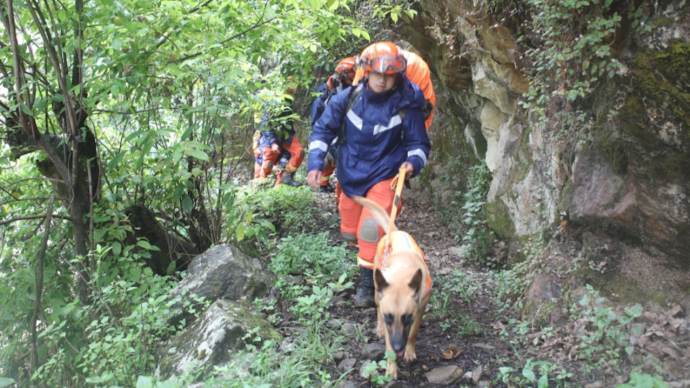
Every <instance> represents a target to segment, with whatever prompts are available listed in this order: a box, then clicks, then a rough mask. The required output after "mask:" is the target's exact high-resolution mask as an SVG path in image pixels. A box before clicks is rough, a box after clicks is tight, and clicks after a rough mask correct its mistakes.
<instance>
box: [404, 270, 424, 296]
mask: <svg viewBox="0 0 690 388" xmlns="http://www.w3.org/2000/svg"><path fill="white" fill-rule="evenodd" d="M407 285H408V286H409V287H410V288H411V289H413V290H414V298H415V300H416V299H419V295H420V293H419V289H420V286H421V285H422V270H421V269H418V270H417V272H415V274H414V276H413V277H412V280H410V282H409V283H408V284H407Z"/></svg>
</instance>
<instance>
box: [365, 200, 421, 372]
mask: <svg viewBox="0 0 690 388" xmlns="http://www.w3.org/2000/svg"><path fill="white" fill-rule="evenodd" d="M353 199H354V200H355V202H357V203H358V204H360V205H362V206H364V207H366V208H367V209H369V211H371V213H372V214H373V215H374V218H375V219H376V221H377V222H378V224H379V225H380V226H381V227H382V228H383V230H384V231H385V232H386V236H385V237H383V238H382V239H381V241H379V245H378V248H377V250H376V257H375V258H374V285H375V287H376V291H375V294H374V299H375V300H376V307H377V310H378V314H377V315H378V319H377V326H376V334H377V335H378V336H379V338H380V337H382V336H385V337H386V351H393V352H394V353H395V355H396V360H397V359H399V358H400V357H404V360H405V361H413V360H416V359H417V354H416V352H415V345H416V343H417V332H418V331H419V326H420V325H421V324H422V317H423V316H424V309H425V307H426V304H427V303H428V302H429V298H430V296H431V292H430V291H431V285H432V281H431V276H430V274H429V268H428V267H427V265H426V260H425V258H424V253H423V252H422V250H421V249H419V246H418V245H417V243H416V242H415V241H414V239H413V238H412V236H410V235H409V234H408V233H406V232H403V231H400V230H398V228H397V227H396V226H395V225H394V224H393V225H392V228H391V229H392V230H388V229H389V224H390V216H389V215H388V213H386V211H385V210H384V209H383V208H382V207H381V206H380V205H379V204H377V203H376V202H374V201H372V200H369V199H366V198H363V197H354V198H353ZM386 375H390V376H391V377H392V378H393V379H394V380H397V378H398V364H397V362H396V361H394V360H393V361H392V360H390V359H389V360H388V366H387V369H386Z"/></svg>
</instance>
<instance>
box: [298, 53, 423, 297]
mask: <svg viewBox="0 0 690 388" xmlns="http://www.w3.org/2000/svg"><path fill="white" fill-rule="evenodd" d="M361 61H362V63H363V65H364V66H366V69H365V70H366V72H367V74H368V78H366V79H364V80H363V81H362V82H361V86H358V87H351V88H349V89H347V90H345V91H343V92H342V93H339V94H337V95H335V96H333V97H332V98H331V100H330V102H329V103H328V105H327V106H326V109H325V111H324V113H323V115H322V116H321V118H320V119H319V120H317V121H316V123H315V124H314V127H313V131H312V134H311V137H310V143H309V166H308V169H307V170H308V171H309V172H308V175H307V176H308V183H309V185H310V186H311V187H312V188H314V189H317V188H318V184H319V183H318V182H319V180H320V179H321V175H322V170H323V159H324V156H325V155H326V152H327V150H328V145H329V144H330V143H331V142H332V141H333V139H335V137H337V136H338V137H340V140H339V144H338V146H337V148H336V153H337V159H338V166H337V173H338V181H339V183H340V185H341V187H342V190H343V195H342V196H341V198H340V204H339V205H338V209H339V212H340V217H341V225H340V231H341V234H342V236H343V238H344V239H345V240H346V241H348V242H350V243H357V244H358V245H359V252H358V254H357V264H358V266H359V267H361V271H362V280H361V282H360V283H359V285H358V287H357V294H356V296H355V306H356V307H373V306H374V305H375V302H374V280H373V271H372V268H373V262H374V256H375V255H376V247H377V244H378V242H379V240H380V238H381V237H383V235H384V233H383V229H382V228H380V227H379V226H378V223H377V222H376V220H375V219H374V217H373V215H372V214H371V212H369V211H368V210H367V209H366V208H363V207H362V206H360V205H358V204H357V203H356V202H354V201H353V200H352V197H353V196H355V195H360V196H363V197H366V198H368V199H370V200H373V201H375V202H376V203H378V204H379V205H381V206H382V207H383V208H384V209H386V211H388V212H389V213H390V211H391V208H392V204H393V198H394V196H395V192H394V191H393V188H392V187H391V183H392V181H393V178H394V177H395V176H396V175H397V174H398V172H399V169H400V167H405V168H406V169H407V175H406V178H407V179H409V178H412V177H414V176H416V175H417V174H419V172H420V171H421V169H422V167H424V165H425V164H426V161H427V157H428V155H429V149H430V143H429V137H428V136H427V133H426V128H425V125H424V120H425V118H424V113H423V112H422V109H423V107H424V105H425V103H426V101H425V99H424V95H423V93H422V91H421V90H420V89H419V87H418V86H417V85H415V84H414V83H412V82H410V81H409V80H408V79H407V77H405V75H404V74H403V73H404V71H405V67H406V60H405V58H404V57H403V56H402V55H401V53H400V50H399V48H398V47H397V46H396V45H395V44H393V43H389V42H378V43H374V44H372V45H370V46H369V47H367V48H366V49H365V51H364V55H362V57H361Z"/></svg>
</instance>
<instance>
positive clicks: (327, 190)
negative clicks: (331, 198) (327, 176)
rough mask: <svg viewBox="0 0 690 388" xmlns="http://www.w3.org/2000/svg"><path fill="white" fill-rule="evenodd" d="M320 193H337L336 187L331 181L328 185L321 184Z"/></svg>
mask: <svg viewBox="0 0 690 388" xmlns="http://www.w3.org/2000/svg"><path fill="white" fill-rule="evenodd" d="M319 193H335V187H333V186H331V184H330V183H329V184H327V185H326V186H319Z"/></svg>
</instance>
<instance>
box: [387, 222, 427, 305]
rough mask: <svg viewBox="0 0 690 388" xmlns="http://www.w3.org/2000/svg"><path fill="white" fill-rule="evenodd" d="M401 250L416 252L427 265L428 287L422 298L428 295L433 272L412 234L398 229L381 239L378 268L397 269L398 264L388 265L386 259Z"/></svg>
mask: <svg viewBox="0 0 690 388" xmlns="http://www.w3.org/2000/svg"><path fill="white" fill-rule="evenodd" d="M401 251H410V252H414V253H416V254H417V255H419V258H420V259H422V262H423V263H424V267H426V272H427V273H428V274H429V276H428V277H427V278H426V289H425V290H424V295H423V296H422V298H424V297H426V296H427V295H428V294H429V291H430V290H431V286H432V285H433V284H434V282H433V281H432V280H431V274H430V273H429V267H428V266H427V265H426V259H425V258H424V252H422V250H421V249H420V248H419V246H418V245H417V243H416V242H415V241H414V239H413V238H412V236H410V235H409V234H408V233H407V232H403V231H401V230H396V231H395V232H392V233H390V234H387V235H386V236H384V237H383V238H382V239H381V240H380V241H379V245H378V247H377V248H376V255H377V256H378V257H379V263H378V270H379V271H381V272H386V270H390V269H395V268H396V267H397V266H396V265H395V264H392V265H388V264H387V263H386V259H388V257H389V256H390V255H392V254H394V253H397V252H401Z"/></svg>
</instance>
